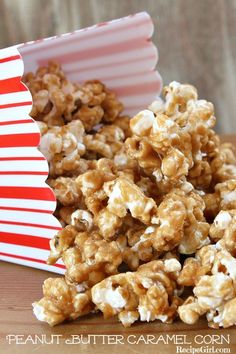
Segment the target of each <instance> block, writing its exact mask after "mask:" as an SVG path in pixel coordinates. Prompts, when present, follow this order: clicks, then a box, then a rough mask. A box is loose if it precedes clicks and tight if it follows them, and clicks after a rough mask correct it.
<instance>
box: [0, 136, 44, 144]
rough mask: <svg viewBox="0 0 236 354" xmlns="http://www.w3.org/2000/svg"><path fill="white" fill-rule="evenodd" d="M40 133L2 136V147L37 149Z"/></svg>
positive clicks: (0, 141)
mask: <svg viewBox="0 0 236 354" xmlns="http://www.w3.org/2000/svg"><path fill="white" fill-rule="evenodd" d="M39 142H40V133H28V134H9V135H0V147H27V146H35V147H37V146H38V145H39Z"/></svg>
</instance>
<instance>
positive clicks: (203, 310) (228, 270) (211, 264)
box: [178, 241, 236, 328]
mask: <svg viewBox="0 0 236 354" xmlns="http://www.w3.org/2000/svg"><path fill="white" fill-rule="evenodd" d="M196 262H197V266H196V270H197V273H198V276H196V277H195V284H192V283H190V285H194V288H193V293H194V297H190V298H188V299H187V300H186V301H185V302H184V303H183V304H182V305H181V306H180V307H179V308H178V313H179V316H180V318H181V320H182V321H184V322H186V323H191V324H193V323H195V322H196V321H197V320H198V318H199V317H200V316H201V315H203V314H206V317H207V320H208V324H209V326H210V327H213V328H218V327H224V328H227V327H229V326H232V325H234V324H236V316H235V311H234V308H233V305H234V303H235V297H236V271H235V270H236V259H235V258H234V257H233V256H232V255H231V254H230V253H229V252H228V251H227V250H226V249H225V248H224V243H222V242H221V241H219V242H218V243H217V244H216V245H209V246H205V247H203V248H202V249H201V250H200V251H198V252H197V253H196ZM189 267H190V273H189V274H190V275H191V273H192V270H191V268H192V262H190V261H185V265H184V267H183V270H182V271H181V272H180V278H179V279H178V282H180V284H184V283H185V284H186V276H183V274H181V273H185V274H187V271H188V268H189ZM184 278H185V280H184V281H183V279H184ZM231 306H232V307H231ZM230 309H232V313H231V315H229V316H228V319H227V317H226V315H227V314H229V312H228V311H229V310H230Z"/></svg>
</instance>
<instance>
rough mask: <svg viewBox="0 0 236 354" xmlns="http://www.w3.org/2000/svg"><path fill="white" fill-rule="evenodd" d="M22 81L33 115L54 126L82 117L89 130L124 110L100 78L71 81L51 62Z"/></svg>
mask: <svg viewBox="0 0 236 354" xmlns="http://www.w3.org/2000/svg"><path fill="white" fill-rule="evenodd" d="M23 81H24V82H25V84H26V85H27V86H28V88H29V89H30V92H31V94H32V96H33V101H34V105H33V108H32V111H31V116H32V117H33V118H34V119H36V120H38V121H43V122H45V123H47V124H48V125H49V127H52V126H54V125H56V126H62V125H64V124H65V123H66V122H70V121H72V120H80V121H81V122H82V123H83V124H84V127H85V130H86V131H90V130H92V128H93V127H94V126H95V125H96V124H98V123H100V122H101V121H102V120H103V121H104V122H112V121H114V120H115V119H116V118H117V117H118V116H119V114H120V113H121V112H122V110H123V105H122V103H120V102H119V101H118V100H117V98H116V96H115V94H114V93H112V92H110V91H109V90H108V89H107V88H106V87H105V85H103V84H102V83H101V82H100V81H98V80H93V81H87V82H85V83H84V84H83V85H78V84H73V83H71V82H69V81H68V80H67V79H66V77H65V74H64V73H63V71H62V69H61V68H60V66H59V65H58V64H57V63H55V62H50V63H49V65H48V66H47V67H42V68H39V69H38V70H37V72H36V73H35V74H33V73H28V74H26V75H25V76H24V77H23Z"/></svg>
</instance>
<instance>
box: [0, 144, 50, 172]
mask: <svg viewBox="0 0 236 354" xmlns="http://www.w3.org/2000/svg"><path fill="white" fill-rule="evenodd" d="M0 139H1V137H0ZM0 171H31V172H36V171H38V172H45V173H46V172H48V163H47V161H46V160H38V161H30V160H28V161H27V160H26V161H1V163H0ZM44 177H45V179H46V178H47V176H44ZM18 178H19V177H18Z"/></svg>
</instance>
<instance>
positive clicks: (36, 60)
mask: <svg viewBox="0 0 236 354" xmlns="http://www.w3.org/2000/svg"><path fill="white" fill-rule="evenodd" d="M152 33H153V23H152V21H151V18H150V16H149V15H148V14H147V13H146V12H142V13H138V14H135V15H131V16H128V17H124V18H122V19H118V20H114V21H111V22H105V23H100V24H98V25H95V26H92V27H89V28H85V29H81V30H78V31H75V32H72V33H67V34H64V35H60V36H56V37H51V38H47V39H42V40H38V41H34V42H28V43H24V44H19V45H16V46H13V47H9V48H6V49H2V50H0V241H1V250H0V259H1V260H3V261H8V262H12V263H18V264H23V265H26V266H30V267H34V268H39V269H44V270H48V271H52V272H56V273H64V269H65V268H64V265H63V263H62V262H61V261H58V262H57V264H55V265H54V266H49V265H47V264H46V259H47V257H48V254H49V240H50V239H51V238H52V237H53V236H54V235H55V234H56V233H57V231H58V230H60V229H61V225H60V223H59V221H58V220H57V219H56V218H55V217H54V216H53V215H52V214H53V212H54V210H55V208H56V199H55V196H54V193H53V191H52V190H51V189H50V188H49V186H48V185H47V184H46V182H45V180H46V179H47V176H48V164H47V161H46V159H45V158H44V156H43V155H42V154H41V152H40V151H39V150H38V149H37V146H38V145H39V142H40V133H39V129H38V127H37V124H36V123H35V121H34V120H33V119H32V118H31V117H30V116H29V114H30V111H31V107H32V97H31V94H30V92H29V90H28V89H27V87H26V86H25V85H24V84H23V83H22V82H21V77H22V75H23V72H24V71H25V72H28V71H35V70H36V69H37V68H38V67H39V66H42V65H45V64H47V63H48V61H49V60H56V61H57V62H59V63H60V64H61V65H62V68H63V70H64V72H65V74H66V75H67V77H68V79H69V80H71V81H73V82H83V81H85V80H93V79H99V80H101V81H102V82H104V83H105V84H106V86H107V87H108V88H109V89H111V90H112V91H114V92H115V93H116V94H117V96H118V98H119V99H120V100H121V101H122V103H123V104H124V107H125V110H124V114H128V115H130V116H132V115H134V114H135V113H137V112H138V111H139V110H141V109H143V108H144V107H146V106H148V105H149V104H150V103H151V102H152V101H153V100H154V99H155V97H156V96H157V95H158V94H159V93H160V91H161V86H162V80H161V77H160V75H159V73H158V72H157V71H156V70H155V66H156V63H157V59H158V53H157V48H156V47H155V45H154V44H153V43H152V41H151V39H150V38H151V36H152Z"/></svg>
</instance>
